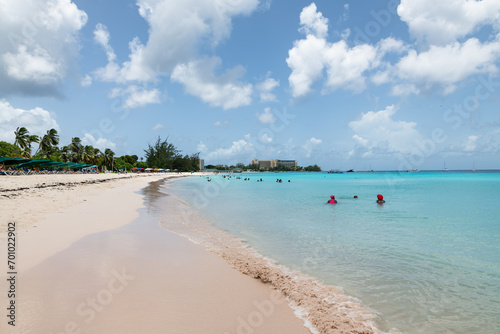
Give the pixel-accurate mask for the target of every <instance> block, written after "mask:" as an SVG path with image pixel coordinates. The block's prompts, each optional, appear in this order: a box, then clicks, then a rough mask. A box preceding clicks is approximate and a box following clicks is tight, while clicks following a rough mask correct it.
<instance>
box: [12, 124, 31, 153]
mask: <svg viewBox="0 0 500 334" xmlns="http://www.w3.org/2000/svg"><path fill="white" fill-rule="evenodd" d="M14 135H15V136H16V140H15V141H14V145H16V146H17V147H19V150H20V151H24V149H25V148H26V147H28V145H29V131H28V129H26V128H25V127H24V126H23V127H18V128H17V129H16V131H14Z"/></svg>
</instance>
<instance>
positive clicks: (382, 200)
mask: <svg viewBox="0 0 500 334" xmlns="http://www.w3.org/2000/svg"><path fill="white" fill-rule="evenodd" d="M377 203H378V204H382V203H385V201H384V196H382V195H380V194H378V195H377Z"/></svg>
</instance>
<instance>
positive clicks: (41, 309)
mask: <svg viewBox="0 0 500 334" xmlns="http://www.w3.org/2000/svg"><path fill="white" fill-rule="evenodd" d="M195 175H200V174H195ZM84 176H86V175H84ZM30 177H31V179H30V181H36V182H38V183H36V184H37V185H41V184H42V183H44V182H42V181H48V180H49V179H48V178H45V179H44V180H41V179H38V180H35V179H34V178H36V177H37V176H30ZM164 178H165V175H160V176H156V175H155V176H154V177H147V178H146V177H140V178H139V177H137V178H133V179H126V180H125V179H124V180H122V181H119V182H110V183H104V182H99V183H97V182H92V183H90V184H89V183H85V182H83V183H82V184H73V185H69V183H70V182H74V180H72V181H70V180H68V179H67V180H66V181H68V182H67V185H68V187H69V188H70V189H69V188H68V187H65V185H60V184H54V186H49V187H47V182H45V186H44V187H39V186H33V187H31V188H29V190H30V191H27V189H21V190H16V191H21V192H24V193H23V194H20V195H18V196H13V197H10V198H5V197H3V198H1V199H0V200H1V201H2V202H4V203H5V202H7V201H8V203H9V204H10V208H11V209H12V211H9V212H8V213H7V212H6V211H4V210H2V220H1V223H2V227H5V226H4V225H6V224H4V223H5V222H8V221H12V220H11V219H13V220H14V221H17V220H19V221H20V222H21V223H20V224H19V228H18V229H17V231H16V238H17V239H18V240H19V243H18V249H17V258H16V261H17V262H16V265H18V268H16V270H18V272H19V276H18V279H20V282H21V283H20V284H19V286H18V289H19V295H20V297H18V300H17V302H18V314H17V321H18V325H19V326H18V327H17V328H12V327H11V326H7V321H6V320H3V321H2V323H1V324H0V329H1V332H2V333H3V332H7V333H21V332H22V333H32V332H33V333H37V332H40V331H41V330H45V331H48V332H53V331H55V332H57V333H59V332H61V330H63V331H62V332H68V330H69V331H70V332H74V331H77V330H78V329H82V330H83V331H81V333H137V332H141V331H142V332H143V331H146V332H148V330H149V331H150V332H160V330H161V331H163V330H166V329H167V328H169V329H168V330H167V332H182V333H199V332H200V330H202V331H203V332H205V333H234V332H238V333H240V332H241V333H243V332H245V331H246V332H248V331H249V330H254V329H256V328H258V331H259V333H260V332H262V333H276V332H280V331H281V329H282V328H283V330H285V331H286V332H287V333H297V334H305V333H307V332H308V331H307V330H306V329H305V327H304V326H303V324H302V321H300V320H299V319H298V318H296V317H295V315H294V314H293V311H292V310H291V309H290V308H289V307H288V305H287V303H286V302H285V303H283V298H284V297H283V296H282V295H281V294H279V293H278V294H276V292H275V291H274V290H273V289H271V288H270V286H268V285H265V284H262V283H261V282H260V281H258V280H255V279H252V278H251V277H249V276H246V275H241V273H240V272H238V271H236V270H235V269H233V268H231V267H230V266H228V265H227V263H226V262H225V261H224V260H222V259H220V258H219V257H218V256H217V255H215V254H213V253H210V252H208V251H207V250H206V249H205V248H203V247H200V246H197V245H195V244H193V243H191V242H190V241H189V240H187V239H185V238H182V237H180V236H177V235H176V234H173V233H172V232H168V231H166V230H164V229H162V228H160V227H159V226H158V222H157V220H155V218H154V213H152V212H150V208H148V207H147V204H146V197H147V196H148V194H145V193H144V191H142V192H141V193H140V192H139V191H140V190H143V189H145V187H146V188H147V187H148V186H149V185H151V184H152V182H151V181H159V180H162V179H164ZM14 180H15V179H14ZM18 180H20V179H18ZM40 182H41V183H40ZM54 182H56V181H54ZM57 182H58V181H57ZM3 186H4V187H5V185H3ZM61 187H62V188H67V189H60V188H61ZM17 188H25V187H24V186H22V187H17ZM4 189H5V188H4ZM14 192H15V191H12V192H11V194H12V193H14ZM150 195H151V194H150ZM33 201H37V202H39V203H36V205H34V204H33ZM4 203H1V204H4ZM30 204H33V205H30ZM26 205H27V206H29V207H28V208H25V207H24V208H23V206H26ZM3 207H5V206H3ZM39 207H44V209H45V210H41V211H37V208H39ZM50 211H53V212H50ZM144 224H146V225H144ZM147 224H149V225H147ZM5 230H6V229H5V228H4V229H3V230H2V231H1V232H0V236H1V238H0V247H1V249H2V251H1V252H0V254H1V258H2V261H3V260H5V263H6V251H5V249H6V248H7V245H6V237H5V236H6V235H5V234H6V233H5ZM4 258H5V259H4ZM127 277H129V278H130V277H134V279H131V280H130V282H129V281H127ZM111 282H113V283H111ZM117 282H122V283H123V284H122V285H123V286H122V287H123V289H122V290H123V293H122V292H121V290H120V289H121V288H120V287H119V286H118V285H119V284H118V283H117ZM136 282H137V283H136ZM103 286H104V287H107V289H103ZM128 286H130V288H129V287H128ZM125 287H127V288H126V289H125ZM0 288H1V289H2V291H7V290H8V287H7V282H2V284H0ZM119 290H120V293H118V291H119ZM110 291H111V293H110ZM273 291H274V292H273ZM108 294H109V295H108ZM162 296H165V298H162ZM166 297H168V298H166ZM88 298H90V299H88ZM115 299H116V300H119V302H116V303H114V302H112V301H113V300H115ZM2 300H4V299H2ZM85 300H87V301H88V300H97V301H98V302H100V304H98V305H97V306H96V308H95V309H94V313H92V309H90V308H89V307H85V304H83V306H82V301H85ZM108 304H109V305H108ZM127 305H131V306H134V305H141V307H140V308H139V309H137V308H136V307H127ZM97 307H99V308H97ZM101 309H102V312H101V311H100V310H101ZM219 309H220V310H219ZM162 310H165V312H166V313H165V312H162ZM82 314H83V315H85V314H86V315H87V318H85V317H80V316H82ZM91 314H94V318H95V320H94V318H92V317H91ZM87 320H88V321H87ZM200 326H201V327H200Z"/></svg>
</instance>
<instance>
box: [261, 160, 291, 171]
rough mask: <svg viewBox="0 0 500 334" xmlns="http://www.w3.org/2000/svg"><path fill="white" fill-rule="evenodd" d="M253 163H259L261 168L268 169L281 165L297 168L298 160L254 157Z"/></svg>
mask: <svg viewBox="0 0 500 334" xmlns="http://www.w3.org/2000/svg"><path fill="white" fill-rule="evenodd" d="M252 165H257V166H258V167H259V169H266V170H267V169H271V168H275V167H279V166H283V167H286V168H290V169H295V168H297V166H298V164H297V160H279V159H272V160H259V159H254V160H252Z"/></svg>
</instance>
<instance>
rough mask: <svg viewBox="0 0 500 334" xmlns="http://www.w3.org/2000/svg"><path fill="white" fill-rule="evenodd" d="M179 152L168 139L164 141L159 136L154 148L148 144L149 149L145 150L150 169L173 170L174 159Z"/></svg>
mask: <svg viewBox="0 0 500 334" xmlns="http://www.w3.org/2000/svg"><path fill="white" fill-rule="evenodd" d="M179 152H180V151H179V150H177V149H176V148H175V146H174V145H173V144H172V143H169V142H168V138H167V139H165V140H163V141H162V140H161V138H160V137H159V136H158V140H157V141H156V142H155V144H154V145H153V146H151V145H149V144H148V148H147V149H145V150H144V153H145V154H144V156H145V157H146V163H147V164H148V166H149V167H153V168H167V169H173V168H172V166H173V162H174V159H175V158H176V157H177V155H178V154H179Z"/></svg>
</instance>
